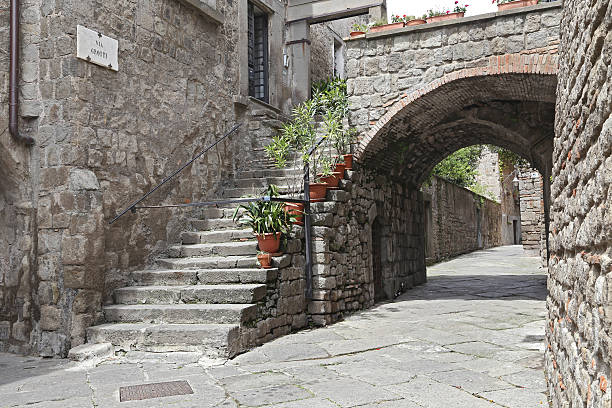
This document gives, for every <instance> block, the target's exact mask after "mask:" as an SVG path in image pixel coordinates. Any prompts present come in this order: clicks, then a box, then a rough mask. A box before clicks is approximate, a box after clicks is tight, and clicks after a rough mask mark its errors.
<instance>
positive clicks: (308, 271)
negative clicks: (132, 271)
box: [109, 124, 325, 300]
mask: <svg viewBox="0 0 612 408" xmlns="http://www.w3.org/2000/svg"><path fill="white" fill-rule="evenodd" d="M240 126H241V124H238V125H236V126H234V127H233V128H232V129H231V130H230V131H229V132H228V133H226V134H225V135H224V136H223V137H222V138H220V139H219V140H217V141H216V142H214V143H213V144H211V145H210V146H208V147H207V148H206V149H204V150H202V151H201V152H200V153H198V154H197V155H196V156H194V157H193V158H192V159H191V160H190V161H189V162H187V163H186V164H185V165H183V166H182V167H181V168H180V169H178V170H176V171H175V172H174V173H172V174H171V175H170V176H169V177H167V178H166V179H164V180H163V181H162V182H161V183H159V184H158V185H157V186H155V187H154V188H153V189H151V190H150V191H149V192H147V193H146V194H145V195H143V196H142V197H141V198H139V199H138V200H136V201H134V202H133V203H132V204H131V205H130V206H128V207H127V208H125V209H124V210H122V211H121V212H120V213H119V214H117V216H115V218H113V219H112V220H111V221H110V222H109V224H113V223H114V222H115V221H117V220H118V219H119V218H121V217H122V216H124V215H125V214H127V213H128V212H132V213H135V212H136V210H145V209H162V208H188V207H212V206H219V205H226V204H241V203H250V202H251V203H252V202H262V201H263V202H285V203H294V204H303V205H304V240H305V252H306V262H305V266H304V269H305V275H306V293H305V295H306V299H307V300H310V299H312V222H311V211H310V164H309V161H307V162H306V163H305V164H304V198H303V199H301V200H300V199H295V198H285V197H271V196H263V197H249V198H236V199H230V200H213V201H201V202H194V203H185V204H163V205H138V204H140V203H141V202H143V201H144V200H145V199H146V198H147V197H149V196H150V195H151V194H153V193H154V192H155V191H157V190H158V189H159V188H160V187H162V186H163V185H164V184H166V183H167V182H169V181H170V180H171V179H173V178H174V177H176V175H178V174H179V173H181V172H182V171H183V170H185V168H187V166H189V165H190V164H191V163H193V162H194V161H195V160H197V159H198V158H199V157H201V156H202V155H203V154H205V153H206V152H208V151H209V150H210V149H212V148H213V147H215V146H216V145H217V144H219V142H221V141H222V140H224V139H225V138H227V137H228V136H230V135H231V134H232V133H234V132H235V131H236V130H238V128H239V127H240ZM324 140H325V137H321V138H319V139H318V140H317V141H316V142H315V144H314V145H313V146H312V147H311V149H310V150H309V151H308V157H311V156H312V155H313V154H314V152H315V151H316V149H317V148H318V147H319V146H320V145H321V143H323V141H324Z"/></svg>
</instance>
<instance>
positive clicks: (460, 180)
mask: <svg viewBox="0 0 612 408" xmlns="http://www.w3.org/2000/svg"><path fill="white" fill-rule="evenodd" d="M482 150H483V147H482V146H480V145H475V146H469V147H465V148H463V149H459V150H457V151H456V152H454V153H453V154H451V155H450V156H448V157H447V158H445V159H444V160H442V161H441V162H440V163H438V164H437V165H436V167H434V169H433V171H432V174H433V175H436V176H438V177H441V178H443V179H445V180H448V181H450V182H451V183H455V184H458V185H460V186H462V187H466V188H470V187H471V186H473V185H474V184H475V183H476V175H477V173H478V171H477V169H478V161H479V160H480V157H481V155H482Z"/></svg>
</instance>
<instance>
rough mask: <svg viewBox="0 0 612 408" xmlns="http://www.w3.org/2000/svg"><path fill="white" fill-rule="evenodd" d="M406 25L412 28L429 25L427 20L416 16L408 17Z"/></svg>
mask: <svg viewBox="0 0 612 408" xmlns="http://www.w3.org/2000/svg"><path fill="white" fill-rule="evenodd" d="M405 23H406V24H405V25H406V26H407V27H411V26H415V25H421V24H427V20H426V19H425V18H417V17H415V16H408V17H406V19H405Z"/></svg>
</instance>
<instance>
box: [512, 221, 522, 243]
mask: <svg viewBox="0 0 612 408" xmlns="http://www.w3.org/2000/svg"><path fill="white" fill-rule="evenodd" d="M512 231H514V245H518V244H520V243H521V240H520V233H519V231H518V221H517V220H514V221H512Z"/></svg>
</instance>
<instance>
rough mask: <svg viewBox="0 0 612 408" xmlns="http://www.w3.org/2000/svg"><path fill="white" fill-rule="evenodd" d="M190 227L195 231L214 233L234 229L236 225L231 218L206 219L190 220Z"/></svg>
mask: <svg viewBox="0 0 612 408" xmlns="http://www.w3.org/2000/svg"><path fill="white" fill-rule="evenodd" d="M190 222H191V227H192V228H193V229H194V230H196V231H216V230H225V229H236V227H237V225H236V223H235V222H234V221H233V220H232V219H231V218H207V219H204V220H198V219H192V220H191V221H190Z"/></svg>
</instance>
